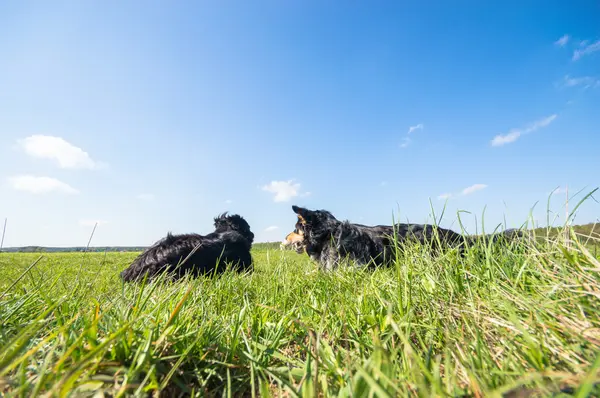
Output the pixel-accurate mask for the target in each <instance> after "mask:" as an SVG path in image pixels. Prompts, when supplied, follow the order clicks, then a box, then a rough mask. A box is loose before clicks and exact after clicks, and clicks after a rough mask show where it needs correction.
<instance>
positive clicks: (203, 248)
mask: <svg viewBox="0 0 600 398" xmlns="http://www.w3.org/2000/svg"><path fill="white" fill-rule="evenodd" d="M253 240H254V234H253V233H252V232H251V231H250V226H249V225H248V223H247V222H246V220H244V218H243V217H241V216H239V215H237V214H234V215H231V216H228V215H227V213H224V214H222V215H220V216H218V217H217V218H215V231H214V232H212V233H210V234H208V235H204V236H203V235H198V234H184V235H172V234H170V233H169V234H167V237H166V238H163V239H161V240H159V241H158V242H156V243H155V244H154V245H152V246H151V247H149V248H147V249H146V250H145V251H144V252H143V253H142V254H140V255H139V256H138V257H137V258H136V259H135V260H134V261H133V263H132V264H131V265H130V266H129V268H127V269H125V270H124V271H123V272H121V277H122V278H123V280H124V281H126V282H130V281H137V280H141V279H143V278H144V276H145V275H146V274H147V275H148V279H151V278H153V277H156V276H157V275H158V274H160V273H162V272H165V271H167V272H169V273H170V274H172V276H173V277H174V278H175V279H178V278H181V277H182V276H184V275H185V274H187V273H191V274H192V275H193V276H197V275H201V274H210V273H221V272H223V271H224V270H225V266H226V264H228V263H232V265H233V269H234V270H236V271H242V272H243V271H252V268H253V266H252V256H251V255H250V249H251V248H252V242H253Z"/></svg>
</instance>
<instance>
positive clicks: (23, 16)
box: [0, 1, 600, 246]
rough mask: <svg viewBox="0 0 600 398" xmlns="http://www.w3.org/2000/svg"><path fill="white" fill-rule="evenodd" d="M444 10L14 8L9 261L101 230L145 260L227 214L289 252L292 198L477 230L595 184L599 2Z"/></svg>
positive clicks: (3, 125)
mask: <svg viewBox="0 0 600 398" xmlns="http://www.w3.org/2000/svg"><path fill="white" fill-rule="evenodd" d="M211 3H212V4H211ZM217 3H218V5H217ZM435 3H436V4H435V6H434V5H433V3H432V2H416V1H415V2H398V1H390V2H385V1H377V2H341V1H330V2H319V1H289V2H275V1H261V2H242V1H226V2H184V1H179V2H169V3H165V2H141V1H140V2H135V1H130V2H114V1H103V2H95V3H92V2H73V1H71V2H60V1H57V2H33V1H31V2H29V1H19V2H2V3H0V54H1V59H2V62H0V137H1V138H2V140H1V142H2V144H1V145H0V192H1V195H0V217H7V218H8V227H7V234H6V239H5V242H4V245H5V246H20V245H58V246H67V245H84V244H86V243H87V240H88V237H89V234H90V232H91V230H92V227H93V224H94V223H95V222H96V221H99V226H98V229H97V230H96V234H95V236H94V239H93V241H92V244H93V245H134V244H135V245H147V244H150V243H152V242H154V241H155V240H157V239H159V238H161V237H162V236H164V234H165V233H166V232H167V231H173V232H174V233H182V232H192V231H193V232H199V233H206V232H209V231H210V230H211V229H212V218H213V217H214V216H215V215H216V214H218V213H220V212H222V211H226V210H229V211H231V212H235V213H239V214H241V215H243V216H244V217H245V218H246V219H247V220H248V221H249V222H250V225H251V227H252V229H253V231H254V232H255V233H256V235H257V240H258V241H265V240H268V241H277V240H281V239H282V238H283V237H284V236H285V234H286V233H287V232H288V231H289V230H290V229H291V228H292V227H293V225H294V222H295V216H294V214H293V213H292V211H291V205H292V204H299V205H304V206H307V207H309V208H324V209H328V210H330V211H332V212H333V213H334V214H335V215H336V216H337V217H338V218H340V219H350V220H352V221H355V222H361V223H366V224H378V223H384V224H389V223H391V221H392V214H393V215H394V217H396V219H397V220H398V218H400V219H402V220H404V221H406V220H407V219H408V220H409V221H410V222H426V221H431V220H432V219H431V216H430V213H431V209H430V205H433V207H434V208H435V210H436V212H438V213H439V212H440V211H441V209H442V207H443V206H444V204H445V203H446V204H447V210H446V214H445V217H444V220H443V222H442V224H443V225H445V226H452V227H453V228H456V229H458V228H459V227H458V225H457V222H456V218H457V211H458V210H467V211H470V212H471V214H470V215H469V214H466V213H461V214H462V216H461V217H462V220H463V223H464V224H465V226H466V227H467V231H468V232H470V233H474V232H475V231H476V226H477V228H478V229H479V230H480V229H481V218H482V213H483V211H484V208H485V225H486V228H489V229H492V228H493V227H494V226H495V225H497V224H498V223H502V222H504V220H506V223H507V224H508V226H518V225H520V224H521V223H523V222H525V221H526V220H527V217H528V216H529V210H530V209H531V207H532V206H533V205H534V204H535V203H536V202H538V201H539V202H540V203H538V205H537V207H536V209H535V210H534V212H533V218H534V219H535V220H537V221H538V222H539V223H540V224H544V223H545V220H546V216H545V209H546V200H547V198H548V196H549V193H550V192H551V191H552V190H553V189H555V188H556V187H561V189H564V187H565V186H567V185H568V187H569V191H570V192H571V193H575V192H577V191H579V190H581V189H583V190H585V192H588V191H591V190H592V189H594V188H596V187H597V186H598V185H600V177H598V169H599V166H600V160H598V159H599V158H598V148H600V136H599V133H600V111H599V110H600V25H599V24H598V21H599V20H600V6H599V5H598V3H597V2H595V1H580V2H577V6H573V5H571V6H569V5H568V3H565V2H542V1H529V2H525V3H523V2H515V1H508V2H496V3H494V4H492V3H490V2H479V3H478V4H476V5H474V3H473V2H458V3H457V2H443V3H442V2H435ZM579 197H581V195H580V196H579ZM446 199H447V202H446ZM564 199H565V195H564V193H561V194H558V195H554V196H552V198H551V209H552V210H553V211H554V212H555V213H556V214H558V215H559V218H558V220H557V221H556V223H561V222H563V221H564V208H563V202H564ZM576 200H577V198H575V199H573V201H576ZM599 210H600V205H599V204H598V203H596V202H594V201H589V202H587V203H586V204H584V205H583V206H582V207H581V208H580V211H579V213H578V216H577V218H576V220H575V221H576V222H581V223H583V222H590V221H595V220H596V219H597V218H598V215H599V214H600V212H599Z"/></svg>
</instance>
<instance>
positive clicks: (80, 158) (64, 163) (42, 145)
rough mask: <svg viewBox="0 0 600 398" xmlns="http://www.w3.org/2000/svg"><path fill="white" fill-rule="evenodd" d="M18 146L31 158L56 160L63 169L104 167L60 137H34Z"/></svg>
mask: <svg viewBox="0 0 600 398" xmlns="http://www.w3.org/2000/svg"><path fill="white" fill-rule="evenodd" d="M17 144H18V145H19V146H20V147H21V148H22V149H23V150H24V151H25V153H26V154H28V155H29V156H32V157H34V158H40V159H51V160H54V161H56V162H57V163H58V165H59V167H60V168H63V169H98V168H101V167H102V166H104V165H103V164H101V163H97V162H95V161H94V160H92V158H91V157H90V155H89V154H88V153H87V152H85V151H84V150H83V149H81V148H79V147H76V146H75V145H72V144H70V143H69V142H67V141H65V140H64V139H62V138H60V137H53V136H50V135H32V136H29V137H27V138H25V139H22V140H19V141H17Z"/></svg>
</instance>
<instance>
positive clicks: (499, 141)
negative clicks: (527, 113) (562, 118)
mask: <svg viewBox="0 0 600 398" xmlns="http://www.w3.org/2000/svg"><path fill="white" fill-rule="evenodd" d="M557 117H558V115H556V114H554V115H550V116H548V117H545V118H543V119H540V120H536V121H535V122H533V123H530V124H529V125H527V126H525V127H522V128H518V129H512V130H510V131H509V132H508V133H506V134H498V135H497V136H495V137H494V138H493V139H492V141H491V144H492V146H502V145H506V144H510V143H512V142H515V141H516V140H518V139H519V138H520V137H521V136H522V135H524V134H529V133H533V132H534V131H536V130H538V129H540V128H542V127H546V126H548V125H549V124H550V123H552V122H553V121H554V119H556V118H557Z"/></svg>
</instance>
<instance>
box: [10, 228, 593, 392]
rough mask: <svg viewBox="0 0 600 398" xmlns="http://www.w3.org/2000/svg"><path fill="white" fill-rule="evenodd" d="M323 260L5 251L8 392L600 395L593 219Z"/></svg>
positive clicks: (260, 248) (273, 253)
mask: <svg viewBox="0 0 600 398" xmlns="http://www.w3.org/2000/svg"><path fill="white" fill-rule="evenodd" d="M568 232H569V239H568V241H567V240H566V238H565V234H564V233H554V232H552V231H550V230H547V231H546V230H538V231H537V234H538V236H537V239H536V240H535V243H533V241H520V242H516V243H512V244H503V245H491V244H490V243H489V242H487V241H484V240H482V241H480V242H479V244H478V245H477V246H476V247H474V248H473V249H471V250H469V251H468V252H467V254H466V256H465V257H462V258H461V257H459V256H458V255H457V254H456V253H455V252H452V251H450V252H447V253H444V254H442V255H439V256H433V255H432V254H431V253H430V252H429V251H428V250H427V248H426V247H423V246H419V245H409V246H406V247H402V248H400V247H399V248H398V252H397V261H396V263H395V265H394V266H393V267H391V268H385V269H377V270H356V269H350V268H339V269H337V270H336V271H334V272H329V273H325V272H322V271H319V270H318V269H317V267H316V265H315V264H314V263H312V262H311V261H310V260H309V259H308V257H307V256H305V255H299V254H296V253H294V252H290V251H281V250H279V249H277V248H276V246H275V247H274V246H272V245H271V246H269V245H255V247H254V249H253V257H254V261H255V270H254V272H253V273H251V274H247V275H240V274H236V273H234V272H226V273H225V274H223V275H222V276H220V277H217V278H212V277H201V278H197V279H185V280H182V281H178V282H175V283H173V282H168V281H164V280H158V281H155V282H152V283H147V284H123V283H122V282H121V281H120V279H119V277H118V273H119V271H121V270H122V269H124V268H125V267H126V266H127V265H128V264H129V263H130V262H131V260H132V259H133V258H134V257H135V256H136V255H137V253H133V252H129V253H110V252H108V253H0V275H1V277H0V320H1V325H0V395H5V396H23V397H24V396H90V397H92V396H93V397H102V396H110V397H119V396H131V395H143V396H169V397H176V396H227V397H229V396H248V397H258V396H261V397H268V396H286V397H309V396H343V397H351V396H352V397H366V396H377V397H391V396H420V397H431V396H440V397H449V396H452V397H457V396H475V397H481V396H485V397H494V396H497V397H500V396H506V397H521V396H523V397H524V396H549V395H551V394H555V395H554V396H561V395H562V396H577V397H583V396H590V395H596V396H598V395H600V388H599V387H598V386H597V385H596V383H597V382H598V381H599V379H600V350H599V348H600V284H599V282H600V261H599V260H598V258H599V255H598V254H597V253H596V252H595V251H596V248H597V244H598V242H599V239H598V236H599V235H598V233H597V232H594V231H593V230H591V229H589V230H583V232H582V231H581V230H579V231H577V230H574V229H570V230H569V231H568Z"/></svg>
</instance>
